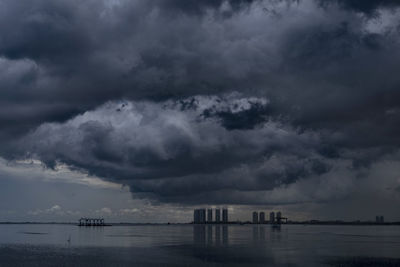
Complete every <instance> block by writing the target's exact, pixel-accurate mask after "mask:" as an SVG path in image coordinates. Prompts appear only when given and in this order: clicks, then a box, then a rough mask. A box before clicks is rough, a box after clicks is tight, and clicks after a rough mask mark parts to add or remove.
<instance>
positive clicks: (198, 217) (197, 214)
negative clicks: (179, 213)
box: [193, 209, 206, 223]
mask: <svg viewBox="0 0 400 267" xmlns="http://www.w3.org/2000/svg"><path fill="white" fill-rule="evenodd" d="M193 222H194V223H206V209H195V210H194V213H193Z"/></svg>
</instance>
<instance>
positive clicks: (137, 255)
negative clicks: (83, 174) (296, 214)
mask: <svg viewBox="0 0 400 267" xmlns="http://www.w3.org/2000/svg"><path fill="white" fill-rule="evenodd" d="M204 265H210V266H220V265H221V266H240V265H246V266H400V227H399V226H325V225H324V226H318V225H282V226H281V227H280V228H273V227H271V226H269V225H257V226H253V225H156V226H155V225H139V226H111V227H78V226H75V225H29V224H25V225H21V224H20V225H0V266H204Z"/></svg>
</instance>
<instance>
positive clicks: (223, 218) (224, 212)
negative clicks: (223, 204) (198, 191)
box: [222, 209, 228, 223]
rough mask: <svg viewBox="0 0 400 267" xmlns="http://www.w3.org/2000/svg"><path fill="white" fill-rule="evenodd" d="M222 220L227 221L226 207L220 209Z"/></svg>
mask: <svg viewBox="0 0 400 267" xmlns="http://www.w3.org/2000/svg"><path fill="white" fill-rule="evenodd" d="M222 222H223V223H227V222H228V209H222Z"/></svg>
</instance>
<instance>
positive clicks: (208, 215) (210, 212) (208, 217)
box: [207, 209, 213, 223]
mask: <svg viewBox="0 0 400 267" xmlns="http://www.w3.org/2000/svg"><path fill="white" fill-rule="evenodd" d="M212 221H213V219H212V209H208V210H207V222H208V223H212Z"/></svg>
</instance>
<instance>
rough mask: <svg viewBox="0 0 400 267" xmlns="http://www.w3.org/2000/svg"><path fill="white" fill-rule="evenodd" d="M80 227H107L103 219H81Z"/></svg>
mask: <svg viewBox="0 0 400 267" xmlns="http://www.w3.org/2000/svg"><path fill="white" fill-rule="evenodd" d="M78 226H107V225H106V223H105V222H104V219H103V218H80V219H79V224H78Z"/></svg>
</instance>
